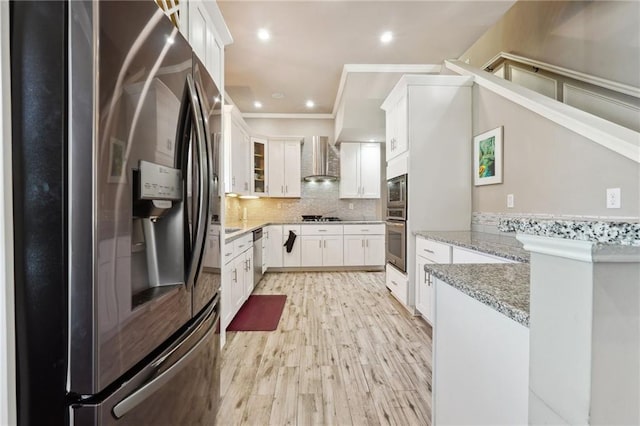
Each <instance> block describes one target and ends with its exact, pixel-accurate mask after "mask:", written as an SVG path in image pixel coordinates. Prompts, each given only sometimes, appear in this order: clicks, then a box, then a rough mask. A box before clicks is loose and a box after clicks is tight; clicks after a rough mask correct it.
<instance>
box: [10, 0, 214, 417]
mask: <svg viewBox="0 0 640 426" xmlns="http://www.w3.org/2000/svg"><path fill="white" fill-rule="evenodd" d="M10 23H11V74H12V77H11V78H12V86H11V88H12V132H13V135H12V144H13V153H12V157H13V167H14V176H13V179H14V182H13V184H14V217H15V230H14V233H15V270H16V289H15V290H16V293H15V294H16V336H17V337H16V341H17V345H16V346H17V347H16V355H17V364H18V366H17V367H18V368H17V386H18V398H17V401H18V420H19V424H21V425H43V424H47V425H55V424H73V425H111V424H114V425H195V424H202V425H211V424H214V423H215V417H216V411H217V406H218V399H219V315H220V283H221V280H220V265H210V264H209V265H206V267H204V265H203V259H204V258H205V257H206V256H207V253H205V250H218V251H219V250H220V246H219V244H218V245H210V244H206V238H207V236H208V235H209V232H210V230H211V229H212V227H219V226H220V222H219V214H220V198H219V189H218V185H219V182H218V176H219V175H220V173H219V167H220V151H219V150H220V148H219V146H220V145H219V139H220V138H219V135H218V134H216V133H215V130H214V129H217V130H219V129H220V123H219V121H220V110H221V105H220V102H221V96H220V92H219V90H218V89H217V88H216V86H215V84H214V82H213V80H212V79H211V77H210V76H209V75H208V74H207V71H206V70H205V68H204V66H203V65H202V63H200V61H199V60H198V59H197V58H196V57H195V55H194V54H193V51H192V49H191V48H190V46H189V44H188V43H187V42H186V40H185V39H184V38H183V37H182V36H181V35H180V33H179V32H178V31H177V29H176V28H175V27H174V26H173V24H172V23H171V22H170V20H169V19H168V18H166V17H165V15H164V14H163V12H162V11H161V10H160V9H159V8H158V6H157V5H156V3H155V2H154V1H152V0H147V1H124V2H116V1H100V2H91V1H47V2H39V1H36V2H25V1H17V2H13V3H12V4H11V18H10ZM218 241H219V240H218ZM208 258H217V259H219V258H220V256H208Z"/></svg>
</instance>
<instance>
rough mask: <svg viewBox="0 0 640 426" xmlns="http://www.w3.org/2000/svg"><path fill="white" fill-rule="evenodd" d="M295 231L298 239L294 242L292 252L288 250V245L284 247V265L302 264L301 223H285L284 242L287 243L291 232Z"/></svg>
mask: <svg viewBox="0 0 640 426" xmlns="http://www.w3.org/2000/svg"><path fill="white" fill-rule="evenodd" d="M290 232H293V234H294V235H296V240H295V241H294V243H293V247H292V248H291V251H290V252H287V249H286V247H282V249H283V250H282V266H283V267H285V268H287V267H296V266H300V260H301V259H300V255H301V250H300V245H301V244H300V225H283V226H282V243H281V244H283V245H284V244H285V243H286V242H287V240H288V239H289V233H290Z"/></svg>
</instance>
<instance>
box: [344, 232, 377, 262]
mask: <svg viewBox="0 0 640 426" xmlns="http://www.w3.org/2000/svg"><path fill="white" fill-rule="evenodd" d="M344 265H345V266H382V265H384V235H345V236H344Z"/></svg>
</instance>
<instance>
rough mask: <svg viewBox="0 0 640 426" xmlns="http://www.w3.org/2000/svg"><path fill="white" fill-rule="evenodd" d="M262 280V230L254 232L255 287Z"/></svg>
mask: <svg viewBox="0 0 640 426" xmlns="http://www.w3.org/2000/svg"><path fill="white" fill-rule="evenodd" d="M261 279H262V228H258V229H256V230H255V231H253V285H254V286H256V285H258V283H259V282H260V280H261Z"/></svg>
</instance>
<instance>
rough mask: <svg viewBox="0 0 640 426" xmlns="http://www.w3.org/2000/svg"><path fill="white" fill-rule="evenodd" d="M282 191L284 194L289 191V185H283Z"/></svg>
mask: <svg viewBox="0 0 640 426" xmlns="http://www.w3.org/2000/svg"><path fill="white" fill-rule="evenodd" d="M284 192H285V194H288V193H289V185H285V186H284Z"/></svg>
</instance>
